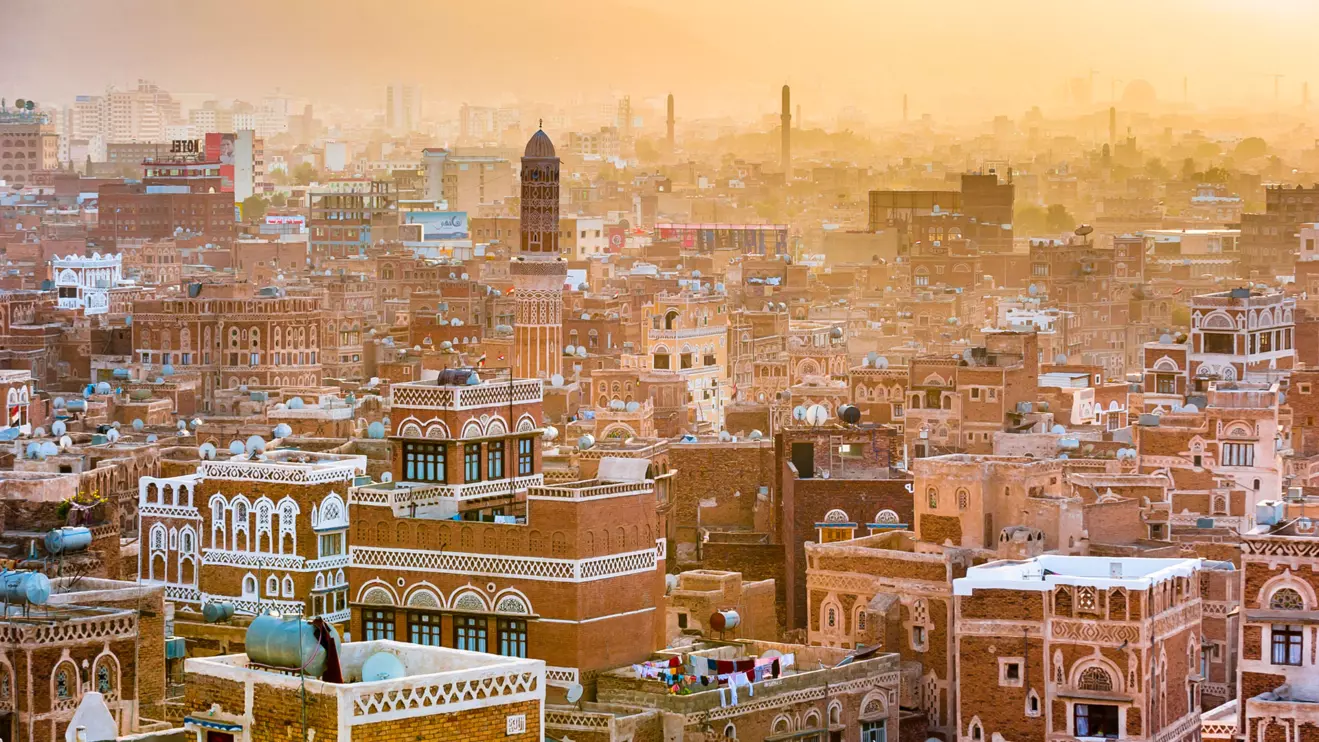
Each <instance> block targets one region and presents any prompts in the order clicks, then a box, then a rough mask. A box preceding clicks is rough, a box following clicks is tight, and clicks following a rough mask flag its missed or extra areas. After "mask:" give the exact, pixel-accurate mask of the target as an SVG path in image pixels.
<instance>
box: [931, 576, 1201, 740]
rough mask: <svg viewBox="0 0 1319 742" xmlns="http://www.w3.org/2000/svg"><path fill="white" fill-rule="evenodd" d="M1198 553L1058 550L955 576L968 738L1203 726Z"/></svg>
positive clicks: (1194, 733) (1173, 731) (1174, 735)
mask: <svg viewBox="0 0 1319 742" xmlns="http://www.w3.org/2000/svg"><path fill="white" fill-rule="evenodd" d="M1199 569H1200V561H1199V560H1197V559H1141V558H1131V559H1110V558H1101V557H1067V556H1054V555H1047V556H1041V557H1037V558H1034V559H1030V560H1024V561H1004V562H993V563H989V564H985V565H981V566H976V567H972V568H971V569H969V570H967V573H966V576H964V577H961V578H959V579H957V580H954V582H953V593H954V595H955V612H956V613H955V615H956V619H955V633H956V637H955V643H956V654H957V678H958V693H957V729H958V734H959V737H960V738H961V739H964V740H976V741H979V740H990V739H997V738H1002V739H1049V738H1055V737H1068V738H1072V737H1079V738H1087V737H1091V738H1093V737H1109V738H1121V739H1131V740H1170V741H1174V742H1189V741H1190V740H1194V739H1197V738H1198V736H1199V731H1200V684H1201V682H1202V681H1203V677H1202V676H1201V675H1200V659H1201V653H1202V647H1201V644H1200V636H1201V624H1200V619H1201V600H1200V582H1199V580H1198V579H1197V573H1198V571H1199Z"/></svg>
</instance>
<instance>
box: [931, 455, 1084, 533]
mask: <svg viewBox="0 0 1319 742" xmlns="http://www.w3.org/2000/svg"><path fill="white" fill-rule="evenodd" d="M1065 464H1066V462H1065V461H1064V460H1059V459H1042V460H1036V459H1028V458H1024V457H1012V456H972V455H969V454H951V455H948V456H936V457H932V458H926V459H917V460H916V461H915V462H914V465H913V467H912V474H913V475H914V477H915V481H914V490H915V519H914V521H910V522H912V523H914V525H915V531H916V535H917V538H919V539H920V540H921V541H928V542H930V543H934V544H948V545H951V546H963V547H974V548H980V549H993V548H996V547H997V544H998V542H999V538H1000V535H1001V532H1002V530H1003V529H1004V528H1007V527H1009V526H1029V527H1032V528H1035V529H1037V530H1038V531H1040V532H1041V533H1042V534H1043V535H1044V545H1043V548H1044V549H1045V550H1047V551H1058V552H1061V553H1074V554H1075V553H1081V549H1082V548H1084V545H1083V544H1082V543H1081V542H1082V540H1083V538H1084V534H1083V523H1084V520H1083V504H1082V502H1081V501H1080V500H1079V499H1076V498H1072V497H1070V496H1069V495H1068V494H1067V493H1066V487H1065V474H1066V472H1065V469H1066V467H1065Z"/></svg>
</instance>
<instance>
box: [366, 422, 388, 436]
mask: <svg viewBox="0 0 1319 742" xmlns="http://www.w3.org/2000/svg"><path fill="white" fill-rule="evenodd" d="M366 437H367V438H373V439H376V440H379V439H381V438H384V437H385V426H384V424H383V423H381V422H379V421H377V422H373V423H371V424H370V425H368V426H366Z"/></svg>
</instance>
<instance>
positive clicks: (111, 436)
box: [105, 428, 119, 443]
mask: <svg viewBox="0 0 1319 742" xmlns="http://www.w3.org/2000/svg"><path fill="white" fill-rule="evenodd" d="M105 439H106V440H107V441H109V442H110V443H114V442H115V441H117V440H119V431H118V430H116V429H114V428H110V429H109V430H107V431H105Z"/></svg>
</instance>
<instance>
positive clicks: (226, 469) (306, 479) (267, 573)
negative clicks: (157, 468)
mask: <svg viewBox="0 0 1319 742" xmlns="http://www.w3.org/2000/svg"><path fill="white" fill-rule="evenodd" d="M365 471H366V457H365V456H348V455H338V454H323V453H309V452H304V451H298V450H292V449H280V450H272V451H269V452H266V453H262V454H256V455H254V456H253V455H248V454H241V455H238V456H231V455H230V454H228V453H227V452H226V453H223V454H221V457H220V458H219V459H218V460H208V461H202V462H200V463H199V464H198V466H197V472H196V473H195V474H188V475H183V476H178V477H167V478H155V477H143V478H142V479H141V481H140V483H139V500H138V512H139V514H140V516H141V521H142V531H141V533H142V539H143V542H142V544H141V547H140V551H139V560H138V561H139V577H140V579H142V580H143V581H144V582H146V583H147V584H152V585H159V586H162V587H163V588H164V590H165V594H166V596H167V597H168V598H169V599H170V600H171V601H174V602H176V603H180V604H184V605H191V606H192V607H194V608H200V607H201V606H204V605H205V604H206V603H212V602H220V603H230V604H232V605H233V606H234V608H235V610H237V611H238V612H241V613H251V614H256V613H260V612H263V611H264V610H270V609H273V610H278V611H280V612H281V613H288V614H294V615H306V616H322V617H324V618H325V619H326V620H327V621H330V622H332V623H343V622H346V621H347V620H348V592H347V590H348V579H347V569H348V542H347V539H348V505H347V502H346V498H347V496H348V490H349V488H350V487H351V486H352V484H353V481H354V478H355V477H356V476H358V475H360V474H363V473H365ZM203 500H204V501H203Z"/></svg>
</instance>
